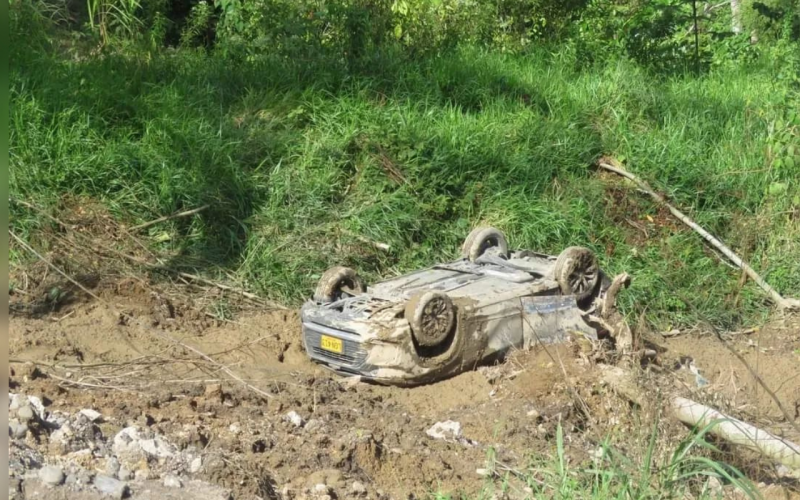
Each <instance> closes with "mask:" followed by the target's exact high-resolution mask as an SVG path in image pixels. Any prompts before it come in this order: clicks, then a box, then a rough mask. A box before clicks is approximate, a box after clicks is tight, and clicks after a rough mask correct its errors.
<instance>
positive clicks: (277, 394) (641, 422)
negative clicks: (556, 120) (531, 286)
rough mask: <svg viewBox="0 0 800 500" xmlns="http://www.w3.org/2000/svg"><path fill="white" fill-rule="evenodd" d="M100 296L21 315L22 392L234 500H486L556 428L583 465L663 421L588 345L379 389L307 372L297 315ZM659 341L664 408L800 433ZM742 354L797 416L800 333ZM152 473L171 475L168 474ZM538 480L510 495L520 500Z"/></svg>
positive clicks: (746, 386) (735, 368) (747, 345)
mask: <svg viewBox="0 0 800 500" xmlns="http://www.w3.org/2000/svg"><path fill="white" fill-rule="evenodd" d="M102 296H103V300H104V301H107V302H108V303H110V304H113V306H111V307H110V306H108V305H106V304H103V303H99V302H97V301H91V300H82V301H76V302H74V303H73V304H71V305H68V306H65V307H61V308H59V309H58V310H54V311H51V312H47V313H46V314H39V315H31V314H19V313H17V314H12V318H11V321H10V330H9V337H10V338H9V340H10V352H9V354H10V358H11V359H12V365H11V366H12V370H11V371H12V373H11V374H10V375H11V377H10V380H11V391H12V392H14V393H24V394H27V395H34V396H38V397H40V398H41V399H42V401H43V402H44V404H45V406H46V407H47V409H48V411H60V412H65V413H74V412H78V411H80V410H81V409H86V408H90V409H94V410H96V411H98V412H100V413H101V414H102V416H103V423H102V424H99V425H98V429H99V431H100V432H101V434H102V435H103V436H104V437H105V439H106V441H108V440H110V439H112V438H113V436H114V435H115V434H117V433H118V432H119V431H120V430H122V429H123V428H126V427H130V426H135V427H137V428H139V429H146V430H147V431H148V432H152V433H155V434H157V435H161V436H164V437H165V439H167V440H169V441H170V442H171V443H172V444H173V445H174V446H175V447H176V448H177V449H179V450H187V449H191V450H196V452H197V453H198V454H199V456H200V457H201V458H202V464H203V465H202V467H201V468H200V469H199V470H197V471H194V472H192V471H188V469H187V470H179V471H178V472H180V473H182V474H185V475H186V476H185V477H186V478H187V480H188V479H189V478H190V479H191V480H198V481H206V482H208V483H212V484H214V485H217V486H218V487H221V488H224V489H226V490H228V491H230V492H232V494H233V496H234V498H256V497H259V498H290V497H295V498H300V497H301V496H302V495H303V494H304V492H308V491H313V490H314V488H316V487H317V485H319V484H324V485H325V488H326V492H327V493H325V494H328V495H329V496H331V497H332V498H337V497H338V498H361V497H363V498H389V497H391V498H398V499H399V498H412V497H413V498H424V497H427V496H428V495H430V494H432V493H434V492H436V491H441V492H450V493H463V494H467V495H473V494H477V493H479V492H482V491H491V490H492V489H494V488H495V487H498V488H499V487H500V486H499V485H500V483H501V482H502V481H503V479H498V483H497V484H495V483H494V480H493V479H492V478H486V477H483V476H482V475H481V474H479V473H478V472H477V470H478V469H481V468H484V467H485V466H486V463H487V459H489V458H490V457H491V459H492V460H493V461H496V462H499V463H503V464H505V465H507V466H508V467H509V468H520V469H524V468H525V467H526V466H527V465H528V464H529V463H530V460H531V459H532V457H536V458H537V459H545V460H546V459H548V458H552V457H553V455H554V453H555V446H556V444H555V436H556V429H557V427H558V426H559V425H561V426H562V427H563V429H564V433H565V442H566V447H567V456H568V459H569V460H570V461H571V462H573V463H579V462H581V461H583V460H585V459H586V458H587V457H589V456H591V453H592V452H593V450H595V449H596V447H597V445H598V443H600V442H601V441H602V440H603V439H605V438H611V439H612V441H613V442H614V443H615V444H616V445H618V446H619V447H620V449H621V450H623V451H624V452H628V453H630V454H631V455H632V456H633V455H635V454H636V453H637V451H636V450H637V449H639V450H641V449H643V448H644V446H643V445H642V443H645V442H646V441H647V439H648V436H649V434H650V432H651V431H652V427H651V424H652V422H654V420H653V419H654V415H650V414H646V413H644V412H642V411H641V409H638V408H636V407H634V406H632V405H631V404H630V403H629V402H628V401H627V400H626V399H625V398H623V397H620V396H618V395H616V394H614V393H613V391H612V390H611V389H610V388H609V387H607V386H605V385H604V384H602V383H601V382H600V381H599V380H598V377H597V370H596V367H595V365H596V363H597V362H600V361H604V360H605V359H606V358H605V356H608V354H606V353H604V352H603V349H599V348H598V346H595V345H591V344H590V343H585V342H583V343H567V344H564V345H560V346H550V347H548V348H547V349H543V348H534V349H532V350H529V351H517V352H514V353H512V354H511V356H510V357H509V359H507V360H506V361H505V362H504V363H502V364H500V365H497V366H490V367H482V368H479V369H478V370H475V371H470V372H467V373H463V374H460V375H458V376H455V377H452V378H449V379H447V380H443V381H440V382H437V383H434V384H429V385H424V386H420V387H416V388H398V387H383V386H377V385H370V384H365V383H362V382H356V381H353V380H348V379H345V378H342V377H340V376H338V375H336V374H333V373H332V372H330V371H328V370H327V369H325V368H323V367H321V366H319V365H317V364H314V363H312V362H310V361H309V359H308V358H307V356H306V354H305V352H304V351H303V348H302V342H301V339H300V320H299V317H298V314H297V313H296V312H294V311H269V312H252V311H251V312H249V313H245V314H242V315H240V316H239V317H237V318H236V320H235V321H220V320H218V319H213V318H209V317H208V316H206V315H204V314H202V313H200V314H198V313H196V312H192V311H193V310H192V309H191V307H190V306H191V301H189V300H187V301H186V302H184V303H178V302H175V301H174V300H168V299H164V298H163V297H162V296H160V295H159V294H158V293H152V292H151V291H149V290H143V289H139V288H137V286H135V285H132V286H129V287H126V286H118V287H107V288H106V289H104V290H103V291H102ZM120 310H122V311H125V314H124V315H120V313H119V311H120ZM130 318H134V319H135V321H131V319H130ZM648 343H649V345H651V346H654V347H655V348H657V350H658V351H659V355H658V361H657V363H656V364H655V365H654V366H653V367H652V370H650V369H648V370H646V371H645V372H643V373H644V374H643V378H642V380H643V383H650V384H655V386H651V387H650V389H652V391H651V394H652V395H653V397H654V398H656V397H657V395H658V394H662V393H663V394H666V393H668V392H670V391H681V392H682V393H683V394H687V395H690V396H691V397H695V398H697V399H698V400H702V401H705V402H712V403H713V404H714V405H715V406H716V407H718V408H720V409H723V410H728V411H733V412H734V413H735V414H736V415H740V416H744V417H746V418H747V419H749V420H750V421H752V422H754V423H761V424H766V425H769V426H770V428H771V429H776V428H780V429H784V430H785V431H786V432H787V433H789V434H790V431H789V430H788V427H789V426H788V425H787V423H786V422H782V419H783V416H782V414H781V413H780V412H778V411H777V409H776V408H775V407H774V405H773V404H772V403H771V401H770V399H769V397H768V396H766V395H765V393H764V391H762V390H759V388H758V386H757V384H756V383H755V382H754V379H753V377H752V376H751V375H750V374H749V373H748V372H747V370H746V368H744V367H743V366H742V365H741V364H740V363H738V362H737V361H736V359H735V357H734V356H733V355H732V354H730V353H729V352H727V351H726V350H725V349H724V348H722V347H721V346H720V345H719V344H718V343H717V342H716V341H715V340H714V339H713V338H711V337H709V336H702V335H692V336H688V335H685V336H680V337H676V338H670V339H663V338H661V337H660V336H658V335H650V336H649V337H648ZM731 343H732V344H733V345H734V346H735V348H736V349H738V350H739V351H740V352H742V354H743V355H744V356H745V357H746V358H747V359H748V361H749V362H750V363H751V364H752V365H753V366H754V368H755V369H756V370H757V371H758V373H759V375H760V376H761V377H762V378H763V380H764V381H765V382H766V383H767V384H769V385H770V386H771V387H773V388H775V391H776V393H777V395H778V396H779V397H780V398H781V400H782V401H784V402H785V405H786V406H787V407H788V408H790V409H791V410H792V411H793V412H795V418H797V417H798V412H800V369H798V366H800V326H799V325H798V324H797V322H796V321H795V322H791V321H790V322H777V323H774V324H771V325H769V326H767V327H765V328H763V329H761V330H760V331H759V332H757V333H753V334H749V335H746V334H741V335H735V336H732V337H731ZM198 351H200V352H202V353H205V354H206V355H208V356H209V358H210V359H211V360H213V361H210V360H209V359H208V358H204V357H202V356H199V355H198V354H197V352H198ZM686 356H691V357H692V359H693V361H694V365H695V366H696V367H697V369H698V370H699V371H700V373H701V374H702V376H703V377H704V378H705V379H707V381H708V382H709V383H708V384H705V385H703V386H702V387H699V386H698V383H697V376H696V374H694V373H692V372H691V371H690V370H688V369H686V368H684V366H686V365H687V360H686ZM25 361H35V362H36V363H39V364H38V365H31V364H24V362H25ZM223 366H224V367H225V369H227V370H229V371H230V372H231V373H234V374H235V375H236V376H237V377H240V378H241V379H242V381H235V380H232V379H231V377H230V376H229V373H228V372H226V371H225V370H223V369H222V367H223ZM244 383H247V384H249V385H250V386H251V387H254V388H257V389H258V390H259V391H260V392H256V391H254V390H252V388H251V387H246V386H245V385H244ZM292 412H294V413H292ZM298 417H299V418H298ZM448 420H450V421H454V422H458V423H459V424H460V429H461V432H460V436H459V437H458V439H456V438H453V439H443V440H440V439H433V438H431V437H430V436H429V435H428V434H427V433H426V431H427V430H428V429H430V428H431V427H432V426H433V425H434V424H436V423H437V422H445V421H448ZM659 422H660V423H659V426H660V440H662V441H663V442H664V443H665V446H664V447H663V450H664V452H665V453H666V452H667V451H668V450H670V447H669V446H668V445H669V444H670V442H673V443H676V442H677V441H679V440H680V439H681V437H682V436H685V429H683V428H682V427H681V426H680V425H677V424H673V423H670V422H669V421H668V420H667V419H664V418H663V416H662V419H661V420H660V421H659ZM789 434H787V435H789ZM26 439H27V441H26V442H27V443H28V445H30V446H31V447H33V448H34V449H38V450H40V452H41V453H42V454H43V455H45V457H46V460H47V461H48V462H54V463H61V462H63V461H66V460H70V455H69V450H59V449H55V448H54V447H53V446H51V445H50V444H49V442H48V439H47V438H44V437H43V438H37V439H35V438H34V437H33V436H31V435H30V434H29V435H28V437H27V438H26ZM107 459H108V457H107V456H105V455H103V454H102V453H95V455H94V456H93V458H91V459H90V460H88V462H87V463H86V464H85V466H86V467H87V468H89V469H98V470H102V469H103V468H104V467H105V463H106V460H107ZM759 463H760V462H759ZM760 464H761V465H760V467H761V470H764V469H765V467H764V466H763V463H760ZM141 467H143V468H147V469H149V473H150V474H152V475H156V476H157V475H158V474H160V473H162V472H163V471H162V470H161V469H158V465H154V464H146V463H145V464H142V465H141ZM756 469H757V468H756ZM756 469H754V470H756ZM768 475H769V474H768V473H764V474H762V476H763V477H762V478H760V479H759V480H761V479H765V480H766V478H767V476H768ZM510 481H511V482H512V483H513V482H514V480H513V479H510ZM524 486H525V485H523V484H516V485H515V486H514V488H516V489H515V490H511V491H516V492H517V493H519V495H524V490H523V488H524ZM31 488H33V486H31ZM31 491H33V489H31ZM781 491H783V490H781ZM53 498H57V497H55V496H54V497H53ZM58 498H61V497H58ZM75 498H78V497H75ZM81 498H83V497H81ZM86 498H91V497H90V496H87V497H86Z"/></svg>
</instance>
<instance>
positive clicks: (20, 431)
mask: <svg viewBox="0 0 800 500" xmlns="http://www.w3.org/2000/svg"><path fill="white" fill-rule="evenodd" d="M27 434H28V425H27V424H23V423H19V422H16V421H11V422H9V423H8V435H9V436H11V437H12V438H14V439H25V436H26V435H27Z"/></svg>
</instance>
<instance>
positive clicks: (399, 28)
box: [394, 24, 403, 40]
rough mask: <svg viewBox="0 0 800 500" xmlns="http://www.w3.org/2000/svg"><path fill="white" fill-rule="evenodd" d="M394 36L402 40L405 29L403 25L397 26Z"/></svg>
mask: <svg viewBox="0 0 800 500" xmlns="http://www.w3.org/2000/svg"><path fill="white" fill-rule="evenodd" d="M394 36H395V38H397V39H398V40H399V39H400V38H402V36H403V27H402V26H401V25H399V24H397V25H395V27H394Z"/></svg>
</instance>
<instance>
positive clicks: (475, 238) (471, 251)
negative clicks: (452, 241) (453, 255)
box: [461, 227, 508, 262]
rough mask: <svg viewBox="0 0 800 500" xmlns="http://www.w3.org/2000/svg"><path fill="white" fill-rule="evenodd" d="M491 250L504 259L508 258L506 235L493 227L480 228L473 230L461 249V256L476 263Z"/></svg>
mask: <svg viewBox="0 0 800 500" xmlns="http://www.w3.org/2000/svg"><path fill="white" fill-rule="evenodd" d="M490 248H494V249H495V251H497V252H498V253H499V254H500V255H502V256H503V257H506V256H508V243H507V242H506V237H505V235H504V234H503V233H502V232H501V231H500V230H499V229H495V228H493V227H478V228H475V229H473V230H472V232H471V233H469V236H467V239H466V240H464V245H463V246H462V247H461V256H462V257H464V258H465V259H469V260H470V261H471V262H474V261H475V260H477V259H478V257H480V256H481V255H483V254H484V253H486V251H487V250H489V249H490Z"/></svg>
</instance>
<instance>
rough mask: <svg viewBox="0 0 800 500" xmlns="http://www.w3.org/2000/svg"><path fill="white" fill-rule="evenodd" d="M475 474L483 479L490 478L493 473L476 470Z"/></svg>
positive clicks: (485, 470)
mask: <svg viewBox="0 0 800 500" xmlns="http://www.w3.org/2000/svg"><path fill="white" fill-rule="evenodd" d="M475 474H477V475H479V476H481V477H486V476H490V475H491V474H492V473H491V472H490V471H489V469H475Z"/></svg>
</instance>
